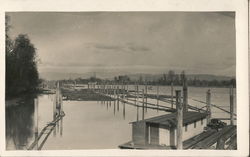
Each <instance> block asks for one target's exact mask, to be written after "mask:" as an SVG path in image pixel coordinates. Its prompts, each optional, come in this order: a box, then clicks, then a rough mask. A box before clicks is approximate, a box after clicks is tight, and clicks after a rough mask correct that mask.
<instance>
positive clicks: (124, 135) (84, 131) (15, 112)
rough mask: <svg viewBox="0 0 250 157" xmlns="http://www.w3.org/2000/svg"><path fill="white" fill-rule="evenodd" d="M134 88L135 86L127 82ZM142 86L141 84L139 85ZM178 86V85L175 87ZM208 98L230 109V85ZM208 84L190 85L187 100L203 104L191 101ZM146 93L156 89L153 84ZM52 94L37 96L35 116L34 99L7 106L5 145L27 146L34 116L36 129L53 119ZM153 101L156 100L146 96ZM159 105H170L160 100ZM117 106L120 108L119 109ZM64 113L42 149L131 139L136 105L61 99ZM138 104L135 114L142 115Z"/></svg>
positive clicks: (106, 145)
mask: <svg viewBox="0 0 250 157" xmlns="http://www.w3.org/2000/svg"><path fill="white" fill-rule="evenodd" d="M129 88H130V89H134V86H130V87H129ZM142 88H144V87H143V86H140V89H142ZM175 89H181V87H175ZM210 89H211V96H212V98H211V101H212V103H213V104H218V105H219V106H221V107H223V108H224V109H226V110H229V94H228V93H229V89H226V88H210ZM207 90H208V88H192V87H189V104H192V105H193V106H197V107H202V106H204V104H201V103H197V102H194V101H192V98H193V99H198V100H201V101H205V97H206V91H207ZM148 93H156V87H152V90H149V91H148ZM160 94H168V95H170V87H166V86H165V87H160ZM53 99H54V95H41V96H38V117H34V111H35V107H34V100H32V99H31V100H26V101H25V102H23V103H22V104H20V105H17V106H11V107H7V108H6V148H7V149H8V150H13V149H14V150H15V149H27V148H28V147H29V146H30V144H31V143H32V142H33V141H34V140H35V135H34V130H35V126H34V124H35V120H37V121H38V130H39V132H40V131H41V130H42V129H43V127H44V126H45V125H46V124H47V123H48V122H51V121H52V120H53ZM148 102H152V103H156V100H150V99H148ZM160 105H165V106H170V105H169V104H166V103H163V102H160ZM118 109H119V110H118ZM63 110H64V112H65V114H66V116H65V117H64V118H63V120H62V121H60V122H59V124H58V126H56V129H55V130H54V132H53V133H52V134H51V135H50V136H49V138H48V139H47V141H46V143H45V145H44V147H43V149H44V150H47V149H115V148H118V145H120V144H123V143H125V142H128V141H130V140H131V132H132V130H131V125H130V124H129V122H132V121H136V119H137V107H134V106H131V105H128V104H125V105H124V104H123V103H121V102H120V103H119V108H118V105H117V103H116V104H115V105H114V102H111V104H109V102H108V104H107V103H106V102H105V104H104V103H103V102H96V101H64V102H63ZM141 110H142V109H141V108H140V109H139V114H138V117H139V119H141V116H142V115H141ZM165 113H166V112H163V111H157V110H151V109H148V110H147V112H146V113H145V118H149V117H153V116H156V115H161V114H165ZM212 117H218V118H222V117H227V118H228V117H229V114H227V113H223V112H221V111H220V110H218V109H216V108H212Z"/></svg>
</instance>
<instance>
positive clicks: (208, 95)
mask: <svg viewBox="0 0 250 157" xmlns="http://www.w3.org/2000/svg"><path fill="white" fill-rule="evenodd" d="M206 104H207V114H208V115H207V124H208V123H210V121H211V93H210V89H209V90H207V96H206Z"/></svg>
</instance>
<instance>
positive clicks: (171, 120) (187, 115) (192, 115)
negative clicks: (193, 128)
mask: <svg viewBox="0 0 250 157" xmlns="http://www.w3.org/2000/svg"><path fill="white" fill-rule="evenodd" d="M206 116H207V114H206V113H200V112H184V113H183V126H184V125H187V124H190V123H193V122H195V121H198V120H201V119H203V118H206ZM138 122H146V123H149V124H159V125H163V126H166V127H176V125H177V119H176V113H171V114H165V115H161V116H157V117H152V118H148V119H145V120H141V121H138ZM132 123H136V121H135V122H132Z"/></svg>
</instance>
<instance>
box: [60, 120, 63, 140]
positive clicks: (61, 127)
mask: <svg viewBox="0 0 250 157" xmlns="http://www.w3.org/2000/svg"><path fill="white" fill-rule="evenodd" d="M62 135H63V118H62V119H61V122H60V136H62Z"/></svg>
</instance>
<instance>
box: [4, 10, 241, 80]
mask: <svg viewBox="0 0 250 157" xmlns="http://www.w3.org/2000/svg"><path fill="white" fill-rule="evenodd" d="M7 15H9V16H10V17H11V25H12V29H11V32H10V33H11V36H12V37H13V38H14V37H16V36H17V35H18V34H21V33H22V34H28V36H29V37H30V39H31V42H32V43H33V44H34V45H35V47H36V48H37V54H38V58H39V59H40V60H41V63H39V64H38V68H39V72H70V73H85V72H97V73H98V72H99V71H107V72H112V71H121V72H125V73H126V72H129V73H166V72H167V71H168V70H170V69H172V70H176V71H177V72H179V71H181V70H185V71H186V73H192V74H215V75H227V76H235V67H236V66H235V64H236V60H235V55H236V50H235V49H236V48H235V18H234V13H225V12H224V13H206V12H203V13H199V12H196V13H185V12H179V13H177V12H92V13H91V12H88V13H86V12H85V13H84V12H81V13H80V12H79V13H35V12H33V13H32V12H30V13H18V12H17V13H7Z"/></svg>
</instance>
